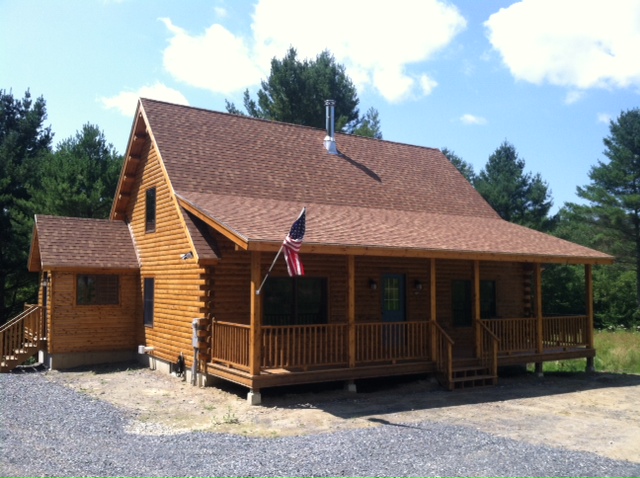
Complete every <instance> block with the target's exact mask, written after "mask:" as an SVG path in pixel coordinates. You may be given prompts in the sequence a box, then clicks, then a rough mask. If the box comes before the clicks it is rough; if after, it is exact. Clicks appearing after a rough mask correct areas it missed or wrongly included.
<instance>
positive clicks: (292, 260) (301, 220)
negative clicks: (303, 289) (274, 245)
mask: <svg viewBox="0 0 640 478" xmlns="http://www.w3.org/2000/svg"><path fill="white" fill-rule="evenodd" d="M306 227H307V208H306V207H304V208H302V212H301V213H300V215H299V216H298V219H296V222H294V223H293V226H291V230H290V231H289V234H287V237H285V238H284V242H283V243H282V245H283V246H284V247H283V248H284V259H285V260H286V261H287V270H288V271H289V275H290V276H291V277H293V276H303V275H304V267H302V262H300V256H299V255H298V252H300V246H302V239H303V238H304V233H305V230H306Z"/></svg>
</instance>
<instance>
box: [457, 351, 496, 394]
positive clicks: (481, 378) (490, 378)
mask: <svg viewBox="0 0 640 478" xmlns="http://www.w3.org/2000/svg"><path fill="white" fill-rule="evenodd" d="M496 383H498V375H497V374H494V373H493V372H492V371H491V370H490V368H489V367H488V366H487V365H486V364H483V363H482V360H481V359H476V358H474V359H460V360H454V362H453V368H452V377H451V383H450V384H449V390H462V389H466V388H473V387H484V386H487V385H495V384H496Z"/></svg>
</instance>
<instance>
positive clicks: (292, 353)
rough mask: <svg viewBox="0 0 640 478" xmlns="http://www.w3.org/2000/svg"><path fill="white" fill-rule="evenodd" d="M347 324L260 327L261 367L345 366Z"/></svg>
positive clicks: (347, 358)
mask: <svg viewBox="0 0 640 478" xmlns="http://www.w3.org/2000/svg"><path fill="white" fill-rule="evenodd" d="M348 340H349V336H348V326H347V324H321V325H287V326H263V327H262V364H261V366H262V368H263V369H274V368H290V367H293V368H302V369H307V368H308V367H329V366H346V365H348V364H349V349H348Z"/></svg>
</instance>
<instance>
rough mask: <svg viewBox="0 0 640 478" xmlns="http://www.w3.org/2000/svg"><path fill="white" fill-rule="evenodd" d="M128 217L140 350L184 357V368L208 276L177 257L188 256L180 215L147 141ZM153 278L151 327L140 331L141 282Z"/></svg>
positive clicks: (203, 306)
mask: <svg viewBox="0 0 640 478" xmlns="http://www.w3.org/2000/svg"><path fill="white" fill-rule="evenodd" d="M152 187H155V188H156V227H155V230H154V231H153V232H147V231H146V224H145V221H146V210H145V204H146V203H145V197H146V191H147V190H148V189H149V188H152ZM126 217H127V219H128V220H129V222H130V227H131V230H132V232H133V236H134V239H135V243H136V248H137V250H138V257H139V260H140V264H141V268H140V286H139V287H138V290H139V291H140V295H139V300H140V304H141V305H140V306H139V308H138V311H139V316H138V318H137V319H136V320H137V322H138V324H139V327H138V340H139V343H140V344H145V345H147V346H149V347H154V348H155V350H154V351H153V352H152V355H153V356H156V357H158V358H161V359H163V360H167V361H169V362H176V361H177V358H178V355H179V354H180V352H183V353H184V356H185V359H186V362H187V365H188V366H190V364H191V359H192V357H193V346H192V341H191V336H192V326H191V322H192V320H193V319H194V318H198V317H204V316H206V315H207V314H208V312H209V310H208V302H207V301H208V299H207V297H206V290H204V289H206V286H207V280H208V278H207V271H206V269H205V268H203V267H200V266H199V265H198V263H197V259H196V258H195V257H194V258H192V259H187V260H183V259H182V258H181V255H183V254H185V253H187V252H190V251H191V252H192V253H194V255H195V253H196V251H194V250H193V245H192V243H191V241H190V238H189V237H188V236H187V234H188V233H187V229H186V226H185V224H184V219H183V217H182V213H181V211H180V208H179V206H178V203H177V200H176V198H175V195H174V193H173V191H172V189H171V188H170V185H169V183H168V180H167V176H166V173H165V171H164V168H163V166H162V165H161V163H160V160H159V157H158V154H157V150H156V149H155V148H154V147H153V146H152V144H151V141H149V140H147V144H146V145H145V147H144V150H143V153H142V159H141V163H140V164H139V165H138V169H137V171H136V177H135V187H134V188H133V190H132V194H131V200H130V201H129V204H128V206H127V212H126ZM145 278H154V280H155V297H154V318H153V326H152V327H150V326H144V325H143V314H142V308H143V307H142V304H143V299H144V291H143V285H144V279H145Z"/></svg>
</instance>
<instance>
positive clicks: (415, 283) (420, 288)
mask: <svg viewBox="0 0 640 478" xmlns="http://www.w3.org/2000/svg"><path fill="white" fill-rule="evenodd" d="M413 287H414V288H415V289H416V290H422V282H420V281H419V280H417V279H416V281H415V282H414V283H413Z"/></svg>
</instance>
